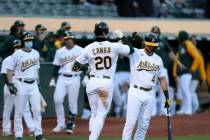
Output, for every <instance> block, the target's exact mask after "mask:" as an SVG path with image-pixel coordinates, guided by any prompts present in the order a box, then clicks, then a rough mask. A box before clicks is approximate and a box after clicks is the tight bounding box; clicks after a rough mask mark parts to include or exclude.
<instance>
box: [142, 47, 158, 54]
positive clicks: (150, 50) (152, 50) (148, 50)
mask: <svg viewBox="0 0 210 140" xmlns="http://www.w3.org/2000/svg"><path fill="white" fill-rule="evenodd" d="M144 49H145V51H146V53H147V54H148V55H152V54H153V53H154V51H155V49H156V47H151V46H146V45H145V47H144Z"/></svg>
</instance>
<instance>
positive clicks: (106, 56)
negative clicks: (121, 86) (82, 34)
mask: <svg viewBox="0 0 210 140" xmlns="http://www.w3.org/2000/svg"><path fill="white" fill-rule="evenodd" d="M129 52H130V48H129V46H128V45H123V44H119V43H111V42H109V41H102V42H93V43H91V44H90V45H88V46H86V47H85V49H84V50H83V51H82V54H81V55H80V56H79V57H77V59H76V60H77V61H78V62H79V63H81V64H86V63H89V65H90V69H91V71H90V75H95V76H99V77H100V76H110V77H114V74H115V70H116V63H117V59H118V55H119V54H122V55H128V54H129Z"/></svg>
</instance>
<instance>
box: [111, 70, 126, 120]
mask: <svg viewBox="0 0 210 140" xmlns="http://www.w3.org/2000/svg"><path fill="white" fill-rule="evenodd" d="M129 81H130V72H116V74H115V79H114V93H113V101H114V103H115V108H114V112H115V114H116V116H119V115H120V111H121V108H122V103H123V101H122V100H123V99H122V95H121V92H120V89H119V87H120V85H121V84H122V83H123V82H126V83H129Z"/></svg>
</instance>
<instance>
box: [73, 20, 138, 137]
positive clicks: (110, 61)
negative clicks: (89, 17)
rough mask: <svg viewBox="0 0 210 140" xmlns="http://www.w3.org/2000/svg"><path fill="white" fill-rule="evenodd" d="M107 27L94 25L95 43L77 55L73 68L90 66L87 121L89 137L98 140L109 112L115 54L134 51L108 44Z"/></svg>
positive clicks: (126, 47) (122, 46) (98, 24)
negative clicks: (89, 112) (88, 118)
mask: <svg viewBox="0 0 210 140" xmlns="http://www.w3.org/2000/svg"><path fill="white" fill-rule="evenodd" d="M108 33H109V27H108V25H107V24H106V23H105V22H98V23H96V24H95V29H94V34H95V36H96V40H95V42H93V43H91V44H89V45H88V46H86V47H85V49H84V50H83V51H82V54H81V55H80V56H79V57H77V59H76V62H75V64H74V67H73V70H75V71H79V70H84V69H85V67H84V64H87V63H88V64H89V66H90V74H89V76H90V80H88V82H87V86H86V92H87V96H88V100H89V104H90V108H91V118H90V121H89V131H90V135H89V140H97V139H98V137H99V135H100V132H101V130H102V127H103V124H104V121H105V118H106V116H107V113H108V111H109V108H110V105H111V101H112V95H113V80H114V74H115V70H116V63H117V59H118V56H119V55H120V54H121V55H128V54H131V53H133V51H134V49H133V48H132V47H129V46H128V45H123V44H119V43H111V42H109V41H108V40H107V34H108Z"/></svg>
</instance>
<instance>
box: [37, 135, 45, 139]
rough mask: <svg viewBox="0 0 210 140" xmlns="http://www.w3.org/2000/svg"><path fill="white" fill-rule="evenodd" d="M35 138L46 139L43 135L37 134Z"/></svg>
mask: <svg viewBox="0 0 210 140" xmlns="http://www.w3.org/2000/svg"><path fill="white" fill-rule="evenodd" d="M35 140H46V139H45V138H43V135H38V136H36V137H35Z"/></svg>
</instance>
